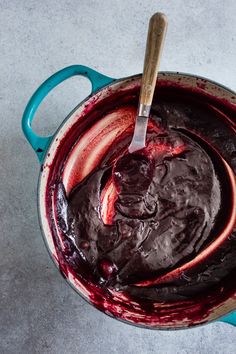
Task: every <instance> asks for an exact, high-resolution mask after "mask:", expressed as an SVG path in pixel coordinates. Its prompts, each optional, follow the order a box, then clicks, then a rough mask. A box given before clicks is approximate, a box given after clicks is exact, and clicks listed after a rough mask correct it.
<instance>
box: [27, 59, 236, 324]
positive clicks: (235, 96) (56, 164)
mask: <svg viewBox="0 0 236 354" xmlns="http://www.w3.org/2000/svg"><path fill="white" fill-rule="evenodd" d="M75 75H80V76H84V77H86V78H87V79H88V80H89V81H90V82H91V86H92V89H91V93H90V95H89V96H88V97H87V98H86V99H85V100H84V101H83V102H81V103H79V104H78V106H77V107H76V108H75V109H74V110H73V111H72V112H71V113H70V114H69V115H68V116H67V117H66V119H65V120H64V121H63V122H62V124H61V125H60V126H59V128H58V129H57V131H56V132H55V133H54V134H53V135H52V136H49V137H42V136H39V135H37V134H36V133H35V132H34V131H33V130H32V121H33V119H34V115H35V113H36V111H37V108H38V107H39V105H40V103H41V102H42V100H43V99H44V98H45V97H46V96H47V95H48V93H49V92H50V91H51V90H53V88H54V87H56V86H57V85H59V84H60V83H62V82H63V81H64V80H67V79H69V78H70V77H72V76H75ZM140 79H141V74H139V75H135V76H132V77H128V78H123V79H113V78H110V77H107V76H105V75H102V74H100V73H98V72H97V71H94V70H93V69H90V68H88V67H85V66H81V65H73V66H69V67H66V68H64V69H62V70H60V71H58V72H57V73H55V74H54V75H52V76H51V77H50V78H48V79H47V80H46V81H45V82H43V84H42V85H41V86H40V87H39V88H38V89H37V90H36V91H35V93H34V94H33V96H32V97H31V99H30V100H29V102H28V104H27V106H26V108H25V111H24V114H23V118H22V129H23V132H24V134H25V137H26V139H27V140H28V142H29V144H30V145H31V146H32V148H33V150H34V151H35V153H36V155H37V158H38V160H39V163H40V174H39V181H38V213H39V222H40V226H41V230H42V234H43V236H44V241H45V244H46V247H47V249H48V251H49V254H50V256H51V258H52V260H53V261H54V263H55V264H56V266H57V268H58V269H59V270H60V271H61V273H62V275H63V276H64V278H65V279H66V280H67V282H68V283H69V284H70V285H71V286H72V287H73V288H74V289H75V290H76V292H77V293H78V294H80V295H81V296H82V297H83V298H84V299H85V300H86V301H88V302H89V303H91V304H92V305H93V306H95V307H96V308H98V309H100V310H102V311H103V312H104V313H106V314H108V315H110V316H112V317H114V318H117V319H119V320H122V321H124V322H126V323H129V324H133V325H138V326H142V327H146V328H152V329H179V328H188V327H191V326H196V325H201V324H207V323H210V322H213V321H221V322H227V323H229V324H231V325H236V312H234V311H235V310H236V287H235V292H232V293H231V294H230V295H229V296H223V295H222V299H221V300H220V301H219V303H218V304H217V305H216V304H214V305H213V306H212V307H211V308H210V309H209V308H208V309H207V310H206V311H205V312H204V310H201V313H198V312H197V311H198V310H197V307H196V306H195V307H194V304H192V305H188V306H186V307H185V306H184V305H183V306H182V307H178V306H176V308H175V307H174V306H172V307H171V309H170V310H169V313H168V316H165V317H163V316H161V315H160V316H159V317H158V316H155V317H153V318H149V319H148V318H146V317H145V315H144V314H143V313H142V310H141V309H140V308H139V306H138V304H129V307H128V308H127V306H126V305H127V304H126V301H127V299H125V298H122V297H120V298H119V299H118V298H117V295H116V296H115V295H114V296H113V295H112V294H110V295H109V297H106V296H103V298H102V300H101V301H102V306H101V302H99V303H98V302H96V301H95V300H94V298H93V296H92V291H93V287H89V288H88V287H87V285H86V282H84V280H83V279H82V278H80V277H75V275H74V273H73V271H72V270H71V269H70V267H69V266H68V265H67V264H66V260H65V259H64V258H63V245H60V235H59V232H58V229H57V220H56V216H55V213H54V207H55V204H54V202H55V196H54V195H53V191H52V188H51V189H50V188H49V184H50V185H51V182H52V180H53V179H54V178H56V176H57V175H58V174H62V175H63V183H64V185H65V189H66V191H70V189H71V188H73V186H74V185H75V184H76V181H77V179H78V178H79V177H78V176H80V178H82V177H85V176H86V175H87V174H88V173H89V172H91V171H92V170H93V166H94V165H93V164H94V161H95V155H97V154H102V153H105V152H104V151H105V150H104V146H103V147H102V146H100V145H102V143H101V142H102V141H104V140H103V138H105V135H104V136H103V134H104V132H105V133H106V139H111V141H112V139H113V138H114V135H117V134H120V133H121V132H122V129H123V127H122V124H116V122H117V117H116V115H115V114H111V115H109V116H108V117H106V119H104V120H102V121H101V122H96V126H95V125H94V128H93V129H91V126H92V127H93V121H92V118H91V117H92V116H93V114H94V112H95V111H96V107H97V106H98V105H101V104H102V103H103V102H107V100H110V102H111V101H112V99H113V98H114V100H115V97H116V95H117V93H119V92H130V90H135V89H137V90H138V89H139V87H140ZM158 85H169V86H171V85H173V86H175V87H176V86H178V85H181V86H182V87H185V88H186V89H189V90H194V91H196V92H197V93H198V94H204V95H209V97H215V98H217V99H219V100H221V101H222V102H224V104H225V105H227V106H229V107H231V109H233V110H234V112H235V116H236V93H234V92H232V91H231V90H229V89H228V88H226V87H224V86H222V85H219V84H217V83H215V82H213V81H210V80H208V79H205V78H201V77H197V76H194V75H188V74H182V73H175V72H163V73H160V75H159V77H158ZM130 114H131V115H132V112H131V113H130ZM88 117H90V118H88ZM89 119H90V121H89V122H90V132H87V133H86V134H84V135H83V134H82V135H81V133H80V134H79V133H78V132H79V127H81V126H83V127H86V124H87V123H86V120H89ZM128 119H129V117H128V118H127V121H128ZM124 124H125V123H124ZM98 136H99V139H100V140H99V142H98V138H97V137H98ZM96 139H97V140H96ZM93 141H97V145H96V150H95V151H92V152H91V151H90V150H91V149H89V146H90V144H91V142H93ZM81 176H82V177H81ZM234 178H235V176H233V175H232V173H231V179H232V183H233V179H234ZM230 223H231V224H230V227H231V229H232V227H234V226H235V219H234V218H232V220H231V221H230ZM227 237H229V234H227V232H226V233H225V234H224V235H221V239H220V240H218V241H217V242H218V243H217V242H216V243H215V244H214V245H213V246H212V248H214V247H215V248H216V247H218V246H219V244H220V243H221V242H224V241H225V240H226V239H227ZM58 245H60V247H59V246H58ZM59 249H60V250H59ZM207 252H208V251H206V252H205V254H204V255H202V256H204V257H205V256H207ZM123 306H126V307H125V310H123V309H124V307H123ZM158 306H160V308H162V307H163V310H165V306H166V305H165V304H159V305H158ZM180 313H182V314H183V313H184V316H180ZM160 314H161V311H160Z"/></svg>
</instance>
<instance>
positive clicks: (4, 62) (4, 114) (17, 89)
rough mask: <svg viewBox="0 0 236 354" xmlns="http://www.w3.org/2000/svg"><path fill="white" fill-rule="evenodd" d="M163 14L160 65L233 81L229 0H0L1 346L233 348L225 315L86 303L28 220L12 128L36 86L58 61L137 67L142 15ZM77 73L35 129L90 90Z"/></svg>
mask: <svg viewBox="0 0 236 354" xmlns="http://www.w3.org/2000/svg"><path fill="white" fill-rule="evenodd" d="M157 10H159V11H163V12H165V13H166V14H167V15H168V17H169V22H170V24H169V30H168V35H167V40H166V46H165V49H164V55H163V60H162V63H161V69H162V70H178V71H184V72H190V73H196V74H199V75H203V76H206V77H209V78H211V79H214V80H217V81H218V82H221V83H222V84H225V85H227V86H229V87H231V88H232V89H234V90H236V65H235V64H236V2H235V0H225V1H221V0H198V1H195V0H169V1H166V0H159V1H154V0H153V1H151V0H145V1H144V0H143V1H134V0H129V1H126V0H115V1H114V0H106V1H105V0H101V1H89V0H86V1H85V0H74V1H73V0H65V1H62V0H61V1H60V0H59V1H56V0H51V1H49V0H48V1H35V0H27V1H26V0H24V1H23V0H21V1H19V0H11V1H8V0H0V26H1V29H0V55H1V59H0V353H1V354H7V353H9V354H11V353H29V354H34V353H40V354H41V353H53V354H54V353H55V354H64V353H69V354H70V353H71V354H73V353H85V354H89V353H91V354H95V353H119V354H123V353H142V354H145V353H160V354H174V353H175V354H177V353H179V354H180V353H181V354H187V353H190V354H195V353H199V354H205V353H207V354H211V353H212V354H224V353H225V354H233V353H235V352H236V329H235V328H233V327H232V326H230V325H227V324H223V323H215V324H211V325H208V326H204V327H201V328H196V329H191V330H187V331H177V332H158V331H148V330H142V329H139V328H135V327H131V326H128V325H125V324H122V323H120V322H118V321H115V320H113V319H110V318H108V317H106V316H105V315H103V314H102V313H100V312H98V311H97V310H95V309H94V308H92V307H91V306H89V305H88V304H87V303H85V302H84V301H83V300H82V299H81V298H80V297H79V296H78V295H76V293H75V292H74V291H72V289H71V288H70V287H69V286H68V285H66V284H65V282H64V280H63V279H62V278H61V276H60V274H59V273H58V271H57V270H56V268H55V267H54V265H53V264H52V262H51V260H50V258H49V256H48V254H47V251H46V249H45V246H44V244H43V241H42V237H41V233H40V229H39V226H38V220H37V210H36V185H37V176H38V172H39V165H38V162H37V160H36V157H35V156H34V153H33V151H32V150H31V149H30V146H29V145H28V144H27V142H26V140H25V139H24V137H23V135H22V132H21V127H20V124H21V115H22V112H23V109H24V107H25V104H26V103H27V100H28V99H29V97H30V95H31V94H32V93H33V91H34V90H35V89H36V88H37V86H38V85H39V84H40V83H41V82H42V81H43V80H44V79H46V78H47V77H48V76H50V75H51V74H52V73H54V72H55V71H57V70H59V69H60V68H62V67H64V66H66V65H70V64H76V63H81V64H86V65H88V66H91V67H93V68H95V69H97V70H99V71H101V72H103V73H105V74H107V75H110V76H112V77H117V78H119V77H124V76H127V75H131V74H134V73H137V72H140V71H141V70H142V61H143V53H144V45H145V44H144V43H145V37H146V30H147V22H148V18H149V16H150V15H151V14H152V13H154V12H156V11H157ZM89 89H90V87H89V83H88V82H87V81H86V80H85V79H81V78H76V79H71V80H70V81H68V82H66V83H65V84H63V85H62V86H61V87H60V88H57V89H56V90H55V92H54V93H53V94H51V95H50V96H49V97H48V99H47V100H46V102H44V103H43V105H42V106H41V108H40V110H39V112H38V114H37V122H36V123H35V129H36V130H37V131H38V132H41V133H45V134H46V133H49V132H53V131H54V129H55V128H56V127H57V125H58V124H59V122H60V121H61V120H62V119H63V117H64V116H65V115H66V114H67V113H68V112H69V111H70V110H71V109H72V108H73V107H74V106H75V105H76V104H77V103H78V102H79V101H80V100H81V99H82V98H83V97H84V96H85V95H87V93H88V92H89Z"/></svg>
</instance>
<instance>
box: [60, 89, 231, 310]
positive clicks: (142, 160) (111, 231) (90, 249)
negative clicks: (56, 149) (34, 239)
mask: <svg viewBox="0 0 236 354" xmlns="http://www.w3.org/2000/svg"><path fill="white" fill-rule="evenodd" d="M136 99H137V97H136V96H135V97H134V98H132V100H133V103H132V100H131V104H133V105H136ZM154 101H155V102H156V104H155V103H154V107H153V109H152V113H151V120H150V124H149V128H148V134H147V147H146V148H145V149H143V150H140V151H139V152H136V153H134V154H128V152H127V146H128V143H129V141H130V139H131V134H132V132H131V131H129V132H128V133H124V135H123V136H122V137H120V138H119V141H117V142H116V144H113V146H112V147H111V148H110V151H109V154H108V156H106V157H104V159H103V160H102V161H101V162H100V163H99V164H98V166H97V167H96V168H95V169H94V170H93V171H92V172H91V173H90V174H89V175H88V176H87V177H86V178H84V179H83V180H82V181H81V182H80V183H79V184H78V185H77V186H76V187H75V188H74V189H73V190H72V192H70V194H69V195H67V196H66V193H65V190H64V186H63V183H62V182H59V183H58V185H57V214H58V226H59V228H60V230H61V232H62V235H63V240H64V244H65V246H66V250H65V251H64V256H65V259H66V262H67V263H68V264H69V265H70V267H71V268H72V269H73V271H74V272H75V273H78V274H79V275H80V276H81V275H82V277H83V278H85V279H86V280H87V281H89V282H91V283H93V284H95V285H97V286H98V287H100V288H101V289H104V291H110V290H111V291H112V290H115V291H116V292H120V291H121V292H124V293H125V294H126V295H127V296H128V297H130V299H131V298H132V299H135V301H137V302H138V303H139V304H141V306H143V307H144V308H146V309H147V311H150V312H151V311H153V308H154V307H153V306H154V305H153V302H160V301H164V302H174V301H179V300H184V301H185V300H186V301H187V300H192V299H194V298H196V297H197V298H198V299H199V297H204V296H206V294H208V295H207V296H210V295H211V294H213V293H214V294H216V293H217V292H221V291H222V288H225V289H228V290H229V291H230V289H231V288H230V282H229V279H230V276H231V274H232V272H234V271H235V270H236V241H235V238H236V234H235V231H233V230H230V234H229V237H228V239H227V240H226V241H225V242H224V244H223V245H222V246H220V247H219V248H217V249H216V250H214V252H211V253H209V255H208V256H207V257H205V258H203V259H202V260H201V259H200V260H198V261H196V262H195V263H193V262H192V263H191V261H194V260H195V259H196V257H197V256H198V255H199V254H201V252H202V251H204V250H206V249H207V247H208V246H209V245H210V244H211V243H212V242H214V241H215V240H216V239H217V238H218V237H219V236H220V234H221V233H222V232H223V230H224V228H225V227H226V225H227V223H228V221H229V219H230V217H231V215H232V209H233V208H235V206H234V205H232V184H231V182H230V179H229V177H228V175H227V173H226V169H225V165H224V162H223V160H222V158H224V159H225V160H226V161H227V162H228V164H229V165H230V167H231V168H232V169H233V170H234V172H235V170H236V161H235V157H236V140H235V133H234V131H233V130H232V129H231V127H230V125H229V124H228V123H226V122H225V121H224V119H223V118H222V116H221V114H220V113H219V111H217V110H215V109H213V108H212V106H211V105H207V104H205V103H204V102H202V103H201V104H199V101H198V100H197V99H192V98H191V95H190V96H186V95H184V96H183V95H181V94H180V95H178V94H177V93H176V92H175V90H173V91H170V90H169V91H168V90H167V91H165V90H163V91H162V92H160V93H159V95H158V99H157V98H156V99H155V100H154ZM129 104H130V102H129ZM158 117H161V119H160V118H158ZM122 139H123V140H122ZM186 265H187V266H186ZM181 267H182V268H181ZM179 269H180V271H179ZM220 289H221V290H220ZM228 290H227V291H228ZM225 291H226V290H225ZM209 298H210V297H209ZM209 301H210V300H209ZM147 304H148V305H147ZM148 306H150V307H148Z"/></svg>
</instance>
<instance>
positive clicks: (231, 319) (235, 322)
mask: <svg viewBox="0 0 236 354" xmlns="http://www.w3.org/2000/svg"><path fill="white" fill-rule="evenodd" d="M218 321H219V322H226V323H229V324H231V325H232V326H236V312H231V313H229V314H228V315H226V316H224V317H221V318H220V319H219V320H218Z"/></svg>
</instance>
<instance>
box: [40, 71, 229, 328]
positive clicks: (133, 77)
mask: <svg viewBox="0 0 236 354" xmlns="http://www.w3.org/2000/svg"><path fill="white" fill-rule="evenodd" d="M159 75H160V76H163V78H165V77H167V78H168V77H174V76H179V77H182V78H184V77H186V78H189V79H195V80H202V81H203V82H204V83H210V84H212V85H214V86H216V87H219V88H221V89H223V90H225V91H226V92H227V93H230V94H232V95H233V96H235V97H236V91H233V90H232V89H230V88H228V87H227V86H225V85H223V84H220V83H218V82H216V81H214V80H211V79H208V78H206V77H204V76H200V75H195V74H190V73H185V72H179V71H160V72H159ZM141 76H142V74H141V73H139V74H134V75H130V76H127V77H123V78H119V79H115V80H114V81H113V82H111V83H109V84H107V85H105V86H103V87H101V88H99V89H98V90H96V91H95V92H93V93H91V94H89V95H88V96H87V97H85V98H84V99H83V100H82V101H81V102H80V103H79V104H78V105H77V106H76V107H75V108H74V109H73V110H72V111H71V112H70V113H69V114H68V115H67V116H66V117H65V118H64V119H63V121H62V122H61V124H59V126H58V128H57V129H56V131H55V133H54V134H53V137H52V140H51V142H50V144H49V145H48V147H47V150H46V152H45V155H44V158H43V160H42V163H41V166H43V165H44V163H45V161H46V160H47V154H48V152H49V151H50V149H51V146H52V145H53V143H54V142H55V140H56V138H57V136H58V134H59V132H60V130H61V128H62V127H63V126H64V124H65V123H66V122H67V120H68V119H69V118H70V117H71V116H72V115H73V114H74V113H75V112H76V111H77V110H78V109H79V107H81V106H82V105H83V104H84V103H85V102H86V101H88V100H89V99H90V98H92V97H93V96H96V95H97V94H98V93H99V92H102V91H103V90H104V89H106V88H108V87H112V86H114V85H116V84H119V83H121V82H124V83H125V82H130V81H133V80H136V79H139V78H141ZM42 175H43V169H42V168H41V169H40V173H39V176H38V182H37V213H38V220H39V226H40V230H41V234H42V238H43V241H44V244H45V246H46V249H47V251H48V254H49V256H50V258H51V259H52V261H53V263H54V264H55V266H56V268H57V270H59V271H60V269H59V266H58V263H57V261H56V259H55V257H54V256H53V253H52V252H51V250H50V247H49V243H48V240H47V236H46V233H45V231H44V227H43V221H42V219H43V218H42V214H41V206H40V191H41V189H40V184H41V179H42ZM60 273H61V272H60ZM61 275H62V277H63V278H64V280H65V281H66V283H67V284H68V285H69V286H70V287H71V288H72V289H73V290H74V291H75V292H76V294H78V295H79V296H80V297H81V298H82V299H83V300H85V301H86V302H87V303H88V304H89V305H90V306H92V307H93V308H95V309H96V310H99V311H100V312H101V313H103V314H105V315H107V316H109V317H111V318H113V319H116V320H118V321H120V322H123V323H125V324H128V325H130V326H135V327H139V328H143V329H147V330H150V329H151V330H162V331H174V330H183V329H191V328H195V327H199V326H203V325H206V324H210V323H214V322H216V321H218V320H220V318H221V317H222V316H225V315H227V314H229V313H231V312H233V311H234V310H229V311H228V312H227V311H226V312H225V313H223V314H217V316H215V317H214V319H207V320H206V321H205V322H202V323H197V324H191V325H187V326H186V325H185V324H183V326H176V325H175V324H174V325H173V326H171V325H170V326H147V325H145V324H140V323H135V322H131V321H128V320H125V319H122V318H119V317H115V316H114V315H112V314H111V313H108V312H105V311H103V310H101V309H99V308H98V307H96V306H95V305H94V304H93V303H91V302H90V301H89V299H88V298H87V297H86V296H85V295H84V294H83V293H82V291H81V290H80V289H78V288H77V287H76V286H75V285H74V284H73V283H72V282H71V281H70V279H69V278H67V277H65V276H63V274H62V273H61ZM230 298H231V297H230ZM230 298H229V299H230ZM235 309H236V307H235Z"/></svg>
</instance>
